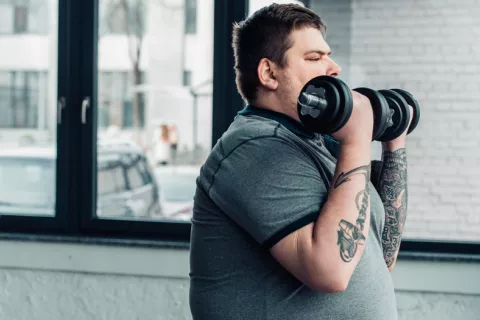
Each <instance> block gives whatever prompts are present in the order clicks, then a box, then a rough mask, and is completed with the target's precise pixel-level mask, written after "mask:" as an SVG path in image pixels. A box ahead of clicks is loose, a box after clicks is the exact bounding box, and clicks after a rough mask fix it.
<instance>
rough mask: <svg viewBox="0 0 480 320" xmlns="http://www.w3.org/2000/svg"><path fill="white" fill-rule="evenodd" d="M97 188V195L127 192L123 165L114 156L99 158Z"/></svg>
mask: <svg viewBox="0 0 480 320" xmlns="http://www.w3.org/2000/svg"><path fill="white" fill-rule="evenodd" d="M98 159H99V163H98V167H97V168H98V173H97V188H98V194H99V195H105V194H112V193H119V192H124V191H125V190H127V185H126V181H125V175H124V173H123V172H124V169H123V165H122V163H121V162H120V158H119V157H118V156H117V157H116V156H114V155H105V156H102V157H99V158H98Z"/></svg>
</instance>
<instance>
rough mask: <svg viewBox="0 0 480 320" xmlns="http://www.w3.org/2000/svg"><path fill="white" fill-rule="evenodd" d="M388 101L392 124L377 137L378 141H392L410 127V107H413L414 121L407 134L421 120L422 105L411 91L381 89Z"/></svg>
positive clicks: (380, 91)
mask: <svg viewBox="0 0 480 320" xmlns="http://www.w3.org/2000/svg"><path fill="white" fill-rule="evenodd" d="M378 93H380V94H381V95H383V96H384V97H385V99H386V101H387V103H388V107H389V109H390V111H389V112H390V114H391V124H389V125H388V126H387V128H386V130H385V131H384V132H383V133H382V134H381V135H380V136H379V137H378V138H377V139H376V140H377V141H382V142H385V141H390V140H393V139H395V138H398V137H399V136H400V135H401V134H402V133H403V132H404V131H405V130H406V129H407V127H408V123H409V120H410V108H409V107H408V106H409V105H410V106H412V109H413V117H412V123H411V124H410V127H408V131H407V135H408V134H410V133H411V132H413V130H415V128H416V127H417V124H418V122H419V121H420V106H419V104H418V102H417V100H415V98H414V97H413V95H412V94H411V93H409V92H408V91H405V90H402V89H390V90H379V91H378Z"/></svg>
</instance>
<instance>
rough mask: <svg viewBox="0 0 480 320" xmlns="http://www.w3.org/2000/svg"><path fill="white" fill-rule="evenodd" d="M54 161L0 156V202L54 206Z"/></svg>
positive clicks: (32, 205) (23, 205) (31, 205)
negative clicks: (0, 157) (2, 157)
mask: <svg viewBox="0 0 480 320" xmlns="http://www.w3.org/2000/svg"><path fill="white" fill-rule="evenodd" d="M55 180H56V178H55V163H54V161H53V160H46V159H0V181H2V183H0V205H4V206H18V207H33V208H46V209H52V210H53V209H54V207H55V185H56V183H55Z"/></svg>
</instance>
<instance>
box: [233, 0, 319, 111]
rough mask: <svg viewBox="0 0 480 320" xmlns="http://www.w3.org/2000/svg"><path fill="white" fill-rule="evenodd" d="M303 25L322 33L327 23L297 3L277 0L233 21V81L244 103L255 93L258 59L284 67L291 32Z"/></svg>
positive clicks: (258, 82) (254, 96) (257, 84)
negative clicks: (245, 17) (238, 21)
mask: <svg viewBox="0 0 480 320" xmlns="http://www.w3.org/2000/svg"><path fill="white" fill-rule="evenodd" d="M305 27H313V28H316V29H318V30H320V32H322V35H323V36H324V37H325V34H326V30H327V27H326V25H325V23H324V22H323V21H322V19H321V18H320V17H319V16H318V15H317V14H316V13H315V12H313V11H312V10H310V9H308V8H305V7H303V6H301V5H298V4H276V3H274V4H271V5H269V6H266V7H264V8H262V9H260V10H258V11H256V12H255V13H254V14H253V15H252V16H250V17H249V18H247V19H245V20H243V21H241V22H240V23H235V24H234V26H233V40H232V47H233V51H234V55H235V73H236V80H235V81H236V84H237V90H238V92H239V93H240V95H241V96H242V98H243V99H244V100H245V101H247V103H251V101H254V100H255V99H256V96H257V88H258V86H259V85H260V81H259V79H258V76H257V67H258V64H259V62H260V60H261V59H263V58H267V59H269V60H271V61H273V62H274V63H276V64H278V65H279V66H280V67H284V66H285V64H286V52H287V50H288V49H290V48H291V46H292V45H293V43H292V40H291V38H290V35H291V33H292V32H293V31H294V30H298V29H301V28H305Z"/></svg>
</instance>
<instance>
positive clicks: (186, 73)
mask: <svg viewBox="0 0 480 320" xmlns="http://www.w3.org/2000/svg"><path fill="white" fill-rule="evenodd" d="M183 85H184V86H185V87H190V86H191V85H192V71H190V70H183Z"/></svg>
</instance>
